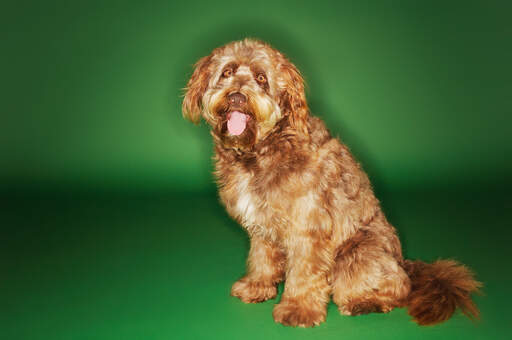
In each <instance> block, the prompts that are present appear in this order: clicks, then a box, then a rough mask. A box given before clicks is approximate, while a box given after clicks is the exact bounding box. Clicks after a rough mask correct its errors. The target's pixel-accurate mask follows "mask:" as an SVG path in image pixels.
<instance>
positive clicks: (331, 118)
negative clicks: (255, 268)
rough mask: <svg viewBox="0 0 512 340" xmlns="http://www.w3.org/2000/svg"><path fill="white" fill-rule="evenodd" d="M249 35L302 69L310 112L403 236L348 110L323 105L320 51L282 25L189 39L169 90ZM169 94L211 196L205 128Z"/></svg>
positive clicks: (261, 24)
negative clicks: (357, 166) (358, 169)
mask: <svg viewBox="0 0 512 340" xmlns="http://www.w3.org/2000/svg"><path fill="white" fill-rule="evenodd" d="M247 37H250V38H256V39H261V40H263V41H265V42H267V43H269V44H270V45H272V46H273V47H275V48H276V49H277V50H279V51H281V52H282V53H284V54H285V55H286V56H287V57H288V58H289V59H290V60H291V61H292V62H293V63H294V64H295V65H296V66H297V67H298V69H299V70H301V73H302V75H303V76H304V79H305V82H306V96H307V98H308V105H309V107H310V109H311V112H312V114H313V115H315V116H318V117H320V118H321V119H322V120H323V121H324V122H325V124H326V126H327V128H328V129H329V131H330V132H331V134H332V135H333V136H334V137H338V138H340V139H341V140H342V141H343V143H345V144H346V145H347V146H348V147H349V148H350V150H351V152H352V153H353V154H354V157H355V158H356V160H357V161H358V162H359V163H361V164H362V166H363V168H364V170H365V171H366V173H367V174H368V176H369V178H370V181H371V182H372V186H373V188H374V190H375V193H376V196H377V198H378V199H379V200H380V201H381V204H382V207H383V210H384V212H385V213H386V215H387V217H388V219H389V221H390V222H391V223H392V224H393V225H395V227H396V226H397V225H398V228H397V229H398V231H399V234H401V233H402V232H403V231H402V230H400V227H399V225H400V223H399V221H398V220H397V218H398V215H399V214H395V213H394V208H393V205H392V204H389V205H388V204H387V202H389V200H390V198H391V197H392V195H391V190H390V187H389V186H388V185H386V183H385V182H384V181H383V178H382V177H381V176H380V175H379V171H378V167H377V166H376V164H375V162H374V161H373V160H372V157H371V153H370V152H369V148H367V147H366V145H365V143H366V142H365V139H364V138H365V136H357V135H356V134H354V133H352V132H351V131H350V126H349V124H346V123H345V122H344V121H343V117H344V116H347V113H348V112H346V111H345V110H346V109H345V108H344V105H343V103H342V102H340V105H339V107H336V108H333V107H329V106H328V105H326V104H325V101H323V100H322V93H327V92H326V91H325V90H324V89H326V88H328V86H329V84H327V83H325V81H323V80H322V79H320V78H318V77H317V76H316V75H317V74H321V72H319V71H320V68H321V67H322V66H321V65H317V64H315V63H314V62H313V58H311V55H312V53H313V52H314V53H318V51H309V50H307V49H305V46H307V42H305V41H304V40H301V39H297V38H296V37H295V36H294V35H293V34H292V33H290V32H288V31H287V30H286V28H285V27H282V26H280V25H278V24H276V22H273V21H267V20H266V19H261V20H258V21H256V20H252V21H251V20H245V19H244V20H233V21H231V22H230V23H228V24H223V25H220V26H218V27H217V28H213V29H212V30H210V31H209V32H201V33H200V35H198V36H197V37H196V38H195V39H191V40H190V43H189V44H187V45H186V46H184V48H183V49H182V50H180V53H179V55H177V56H176V60H177V63H178V65H177V66H176V67H175V68H174V69H173V72H175V73H174V76H173V77H172V78H171V81H172V84H171V87H172V88H180V89H183V88H184V87H185V85H186V83H187V81H188V79H189V78H190V76H191V74H192V72H193V65H194V63H195V62H196V61H197V60H199V58H201V57H203V56H206V55H208V54H209V53H211V51H212V50H213V49H214V48H216V47H218V46H221V45H224V44H226V43H228V42H230V41H234V40H241V39H244V38H247ZM340 62H343V60H340ZM169 96H170V97H169V102H170V104H171V105H170V108H171V111H172V112H171V117H172V118H171V120H172V122H171V124H172V126H174V127H176V128H175V129H174V130H175V131H174V132H175V133H177V134H187V136H188V138H190V134H192V135H193V137H194V138H197V139H196V140H198V141H200V150H201V158H200V159H201V160H204V163H203V164H201V170H199V171H201V175H202V176H205V177H206V176H209V178H211V181H210V182H209V183H208V185H207V187H206V188H205V189H206V191H208V192H210V193H213V192H216V186H215V184H214V183H215V182H214V178H213V176H212V175H211V174H212V170H213V163H212V161H211V155H212V150H213V145H212V140H211V137H210V134H209V129H208V127H207V126H206V124H205V123H204V122H202V123H201V124H200V128H199V129H198V128H197V127H195V126H193V125H192V124H190V123H187V122H185V121H184V120H183V119H182V118H181V114H176V112H181V100H182V96H183V92H180V93H170V94H169ZM184 137H186V136H184ZM219 208H220V204H219ZM230 225H233V226H236V223H235V222H233V223H230ZM236 227H237V226H236ZM237 228H238V227H237ZM247 247H248V243H247ZM404 252H405V251H404ZM405 253H406V252H405Z"/></svg>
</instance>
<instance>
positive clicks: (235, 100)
mask: <svg viewBox="0 0 512 340" xmlns="http://www.w3.org/2000/svg"><path fill="white" fill-rule="evenodd" d="M228 101H229V104H231V105H234V106H242V105H244V104H245V103H247V98H246V97H245V96H244V95H243V94H241V93H240V92H235V93H231V94H230V95H229V96H228Z"/></svg>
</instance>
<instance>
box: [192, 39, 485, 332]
mask: <svg viewBox="0 0 512 340" xmlns="http://www.w3.org/2000/svg"><path fill="white" fill-rule="evenodd" d="M183 114H184V116H185V117H186V118H188V119H190V120H191V121H193V122H195V123H197V122H199V120H200V117H201V116H202V117H203V118H204V119H205V120H206V121H207V122H208V124H209V125H210V126H211V134H212V136H213V139H214V142H215V163H216V164H215V166H216V171H215V174H216V176H217V179H218V184H219V191H220V198H221V201H222V202H223V204H224V205H225V206H226V209H227V211H228V213H229V214H230V215H231V216H232V217H233V218H234V219H236V220H237V221H238V222H239V223H240V224H241V225H242V226H243V227H244V228H245V229H246V230H247V232H248V233H249V236H250V239H251V248H250V251H249V258H248V260H247V274H246V276H244V277H243V278H241V279H240V280H239V281H237V282H235V284H234V285H233V287H232V289H231V294H232V295H233V296H236V297H238V298H240V300H242V301H243V302H246V303H250V302H261V301H265V300H268V299H272V298H274V297H275V296H276V294H277V288H276V285H277V284H278V283H279V282H280V281H282V280H286V285H285V290H284V293H283V296H282V298H281V301H280V302H279V304H277V305H275V308H274V312H273V315H274V320H275V321H277V322H280V323H282V324H284V325H290V326H302V327H309V326H314V325H318V324H320V323H321V322H323V321H324V320H325V316H326V307H327V303H328V302H329V299H330V296H331V295H332V297H333V300H334V302H335V303H336V304H337V305H338V307H339V310H340V312H341V313H342V314H345V315H358V314H362V313H368V312H389V311H390V310H392V309H393V308H395V307H402V306H407V307H409V314H410V315H412V316H413V317H414V319H415V320H416V321H417V322H418V323H419V324H421V325H428V324H434V323H437V322H441V321H444V320H446V319H448V318H449V317H450V316H451V315H452V314H453V312H454V310H455V308H456V307H460V308H461V309H462V311H463V312H464V313H465V314H466V315H468V316H475V317H476V316H478V309H477V308H476V306H475V305H474V304H473V302H472V301H471V297H470V295H471V293H472V292H475V291H477V290H478V288H479V286H480V283H479V282H477V281H475V280H474V279H473V275H472V273H471V272H470V271H469V270H468V269H467V268H466V267H464V266H463V265H460V264H458V263H456V262H455V261H450V260H441V261H437V262H435V263H433V264H426V263H423V262H419V261H414V262H413V261H408V260H404V259H403V257H402V251H401V247H400V241H399V240H398V237H397V235H396V232H395V229H394V228H393V226H391V225H390V224H389V222H388V221H387V220H386V217H385V216H384V214H383V212H382V210H381V208H380V206H379V201H378V200H377V199H376V198H375V196H374V194H373V191H372V188H371V185H370V182H369V180H368V177H367V176H366V174H365V173H364V172H363V170H362V169H361V167H360V166H359V164H358V163H357V162H356V161H355V160H354V159H353V157H352V155H351V154H350V152H349V150H348V148H347V147H346V146H345V145H343V144H341V143H340V142H339V141H338V140H337V139H335V138H332V137H331V136H330V134H329V132H328V130H327V129H326V128H325V126H324V124H323V123H322V121H321V120H320V119H318V118H316V117H313V116H312V115H310V112H309V109H308V106H307V103H306V98H305V94H304V83H303V79H302V77H301V75H300V73H299V71H298V70H297V69H296V67H295V66H294V65H293V64H292V63H290V62H289V61H288V60H287V59H286V57H285V56H284V55H283V54H282V53H280V52H278V51H276V50H275V49H273V48H271V47H270V46H269V45H267V44H265V43H263V42H260V41H256V40H250V39H245V40H243V41H237V42H232V43H229V44H227V45H225V46H222V47H219V48H217V49H215V50H214V51H213V52H212V53H211V54H210V55H209V56H206V57H204V58H202V59H200V60H199V61H198V62H197V64H196V66H195V70H194V73H193V74H192V77H191V79H190V81H189V82H188V84H187V88H186V94H185V98H184V100H183Z"/></svg>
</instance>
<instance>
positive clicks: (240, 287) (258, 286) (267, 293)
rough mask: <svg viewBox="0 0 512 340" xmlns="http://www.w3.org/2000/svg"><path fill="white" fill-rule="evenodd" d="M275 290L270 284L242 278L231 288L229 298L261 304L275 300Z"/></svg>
mask: <svg viewBox="0 0 512 340" xmlns="http://www.w3.org/2000/svg"><path fill="white" fill-rule="evenodd" d="M276 295H277V288H276V286H275V285H274V284H272V283H267V282H260V281H253V280H250V279H248V278H242V279H240V280H238V281H237V282H235V283H234V284H233V286H232V287H231V296H235V297H237V298H239V299H240V300H242V302H245V303H256V302H263V301H266V300H269V299H273V298H275V297H276Z"/></svg>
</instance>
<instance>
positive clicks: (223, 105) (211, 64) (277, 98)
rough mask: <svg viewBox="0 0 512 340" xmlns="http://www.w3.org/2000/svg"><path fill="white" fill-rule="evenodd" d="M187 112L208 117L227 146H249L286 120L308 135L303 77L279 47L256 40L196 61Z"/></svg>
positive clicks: (195, 118) (190, 116)
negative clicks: (276, 48) (274, 47)
mask: <svg viewBox="0 0 512 340" xmlns="http://www.w3.org/2000/svg"><path fill="white" fill-rule="evenodd" d="M183 115H184V117H185V118H187V119H189V120H191V121H192V122H194V123H198V122H199V120H200V118H201V117H203V118H204V119H205V120H206V122H208V124H210V126H211V127H212V132H213V135H214V137H216V138H217V139H218V140H219V141H220V142H222V143H223V144H224V145H225V146H227V147H235V148H239V149H247V148H250V147H252V146H253V145H254V144H255V143H257V142H259V141H260V140H262V139H264V138H265V137H266V136H268V135H269V134H270V133H271V132H272V131H273V130H275V128H276V125H277V124H278V123H279V122H280V121H282V120H283V119H285V118H286V119H287V123H289V126H290V127H291V128H292V129H295V130H296V132H297V133H300V134H305V135H307V127H306V123H307V116H308V108H307V104H306V98H305V94H304V81H303V79H302V77H301V75H300V73H299V71H298V70H297V68H296V67H295V66H294V65H293V64H292V63H291V62H290V61H288V59H286V57H285V56H284V55H283V54H281V53H280V52H279V51H277V50H275V49H273V48H272V47H270V46H269V45H267V44H265V43H263V42H260V41H257V40H252V39H245V40H242V41H236V42H232V43H229V44H227V45H225V46H222V47H219V48H216V49H215V50H213V52H212V53H211V54H210V55H209V56H206V57H203V58H201V59H200V60H199V61H198V62H197V63H196V65H195V70H194V72H193V74H192V77H191V78H190V80H189V82H188V84H187V87H186V93H185V98H184V100H183Z"/></svg>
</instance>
